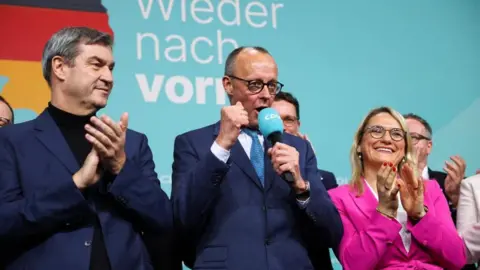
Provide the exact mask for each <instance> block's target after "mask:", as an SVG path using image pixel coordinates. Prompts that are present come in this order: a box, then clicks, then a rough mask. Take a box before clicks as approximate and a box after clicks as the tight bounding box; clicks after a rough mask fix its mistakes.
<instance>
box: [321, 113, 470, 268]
mask: <svg viewBox="0 0 480 270" xmlns="http://www.w3.org/2000/svg"><path fill="white" fill-rule="evenodd" d="M411 149H412V146H411V138H410V136H409V135H408V133H407V128H406V125H405V121H404V119H403V117H402V116H401V115H400V114H399V113H398V112H396V111H394V110H393V109H391V108H387V107H381V108H377V109H374V110H372V111H371V112H370V113H369V114H368V115H367V117H366V118H365V119H364V120H363V122H362V123H361V125H360V127H359V129H358V131H357V133H356V134H355V138H354V141H353V146H352V151H351V162H352V169H353V170H352V179H351V183H350V184H349V185H343V186H340V187H338V188H336V189H333V190H330V191H329V193H330V196H331V198H332V200H333V202H334V203H335V205H336V206H337V208H338V211H339V212H340V216H341V218H342V221H343V226H344V236H343V238H342V241H341V243H340V247H339V249H338V253H337V254H338V257H339V259H340V262H341V264H342V265H343V267H344V269H345V270H349V269H352V270H373V269H428V270H430V269H431V270H433V269H461V268H462V266H463V265H465V263H466V254H465V249H464V246H463V242H462V239H461V238H460V237H459V235H458V233H457V232H456V229H455V226H454V224H453V221H452V219H451V217H450V211H449V208H448V205H447V201H446V199H445V197H444V195H443V193H442V191H441V189H440V187H439V185H438V184H437V182H436V181H429V180H427V181H423V180H422V178H421V177H420V176H417V172H416V171H415V169H414V168H416V166H415V164H414V161H413V159H412V150H411Z"/></svg>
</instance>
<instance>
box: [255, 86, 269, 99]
mask: <svg viewBox="0 0 480 270" xmlns="http://www.w3.org/2000/svg"><path fill="white" fill-rule="evenodd" d="M258 95H259V97H260V98H264V99H269V98H272V95H271V94H270V91H269V90H268V86H267V85H264V86H263V88H262V90H261V91H260V92H259V93H258Z"/></svg>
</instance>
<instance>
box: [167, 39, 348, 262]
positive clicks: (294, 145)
mask: <svg viewBox="0 0 480 270" xmlns="http://www.w3.org/2000/svg"><path fill="white" fill-rule="evenodd" d="M277 78H278V70H277V65H276V63H275V60H274V59H273V57H272V56H271V55H270V53H269V52H268V51H267V50H265V49H264V48H261V47H240V48H237V49H235V50H234V51H233V52H231V53H230V55H229V56H228V58H227V61H226V66H225V76H224V77H223V86H224V89H225V91H226V93H227V95H228V97H229V99H230V103H231V105H230V106H227V107H224V108H222V109H221V113H220V114H221V116H220V121H219V122H217V123H216V124H213V125H210V126H207V127H203V128H200V129H197V130H193V131H190V132H187V133H185V134H182V135H179V136H178V137H177V138H176V139H175V145H174V162H173V176H172V180H173V190H172V201H173V206H174V218H175V221H176V225H177V226H178V227H177V229H178V231H179V232H180V233H181V235H182V237H183V238H184V239H183V240H184V243H188V244H185V245H184V246H183V248H182V251H183V254H182V255H183V260H184V261H185V263H186V265H187V266H190V267H193V268H195V269H197V268H198V269H229V270H245V269H249V270H264V269H265V270H266V269H272V270H273V269H274V270H282V269H285V270H291V269H312V264H311V261H310V259H309V257H308V250H307V248H306V246H307V244H306V243H307V242H308V241H311V242H313V243H319V244H322V246H323V245H324V244H325V243H332V245H335V243H338V242H340V240H341V237H342V234H343V227H342V223H341V220H340V216H339V214H338V212H337V210H336V208H335V206H334V205H333V204H332V202H331V201H330V198H329V196H328V194H327V192H326V190H325V188H324V187H323V185H322V184H321V182H320V179H319V174H318V173H317V163H316V158H315V155H314V153H313V150H312V148H311V146H310V144H309V143H308V142H307V141H305V140H303V139H301V138H298V137H295V136H292V135H288V134H283V135H282V136H269V135H270V134H263V135H262V134H261V133H260V131H259V119H258V117H259V114H260V115H262V112H261V111H262V110H263V109H265V110H267V109H266V108H268V107H270V105H271V104H272V102H273V99H274V97H275V95H276V94H277V93H279V92H280V91H281V89H282V87H283V84H282V83H280V82H279V81H278V79H277ZM267 116H268V117H266V118H265V119H261V120H262V121H266V125H267V126H266V128H263V129H262V127H260V129H262V130H263V131H265V130H267V131H269V130H270V131H272V128H271V127H269V126H268V125H269V124H270V123H269V121H272V120H273V121H274V120H275V119H274V118H275V114H273V115H267ZM276 117H277V120H278V121H279V123H280V128H279V131H280V132H281V131H282V130H283V127H282V125H281V120H280V119H278V115H276ZM273 129H275V128H273ZM264 135H265V136H264ZM277 135H278V134H277ZM272 138H273V139H272ZM269 139H270V140H269ZM279 140H281V141H282V142H279ZM277 141H278V142H277ZM327 260H328V258H327ZM328 265H330V264H328Z"/></svg>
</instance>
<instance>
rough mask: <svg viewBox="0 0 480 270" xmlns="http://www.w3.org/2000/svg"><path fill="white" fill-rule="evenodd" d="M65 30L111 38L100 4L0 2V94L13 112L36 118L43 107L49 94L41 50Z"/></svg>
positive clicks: (94, 0) (92, 0)
mask: <svg viewBox="0 0 480 270" xmlns="http://www.w3.org/2000/svg"><path fill="white" fill-rule="evenodd" d="M67 26H87V27H92V28H95V29H97V30H100V31H104V32H108V33H110V34H113V33H112V30H111V29H110V27H109V25H108V15H107V12H106V10H105V8H104V7H103V6H102V4H101V0H43V1H38V0H0V36H1V37H2V39H1V41H0V94H1V95H2V96H3V97H5V99H7V100H8V101H9V103H10V104H11V105H12V106H13V108H14V109H29V110H32V111H33V112H35V113H36V114H39V113H40V112H41V111H42V110H43V109H44V108H45V107H46V106H47V103H48V101H49V99H50V90H49V88H48V85H47V83H46V81H45V79H44V78H43V75H42V64H41V61H42V52H43V47H44V46H45V43H46V42H47V41H48V39H49V38H50V37H51V36H52V35H53V34H54V33H55V32H57V31H58V30H60V29H61V28H63V27H67ZM2 81H3V82H5V81H6V83H3V88H2Z"/></svg>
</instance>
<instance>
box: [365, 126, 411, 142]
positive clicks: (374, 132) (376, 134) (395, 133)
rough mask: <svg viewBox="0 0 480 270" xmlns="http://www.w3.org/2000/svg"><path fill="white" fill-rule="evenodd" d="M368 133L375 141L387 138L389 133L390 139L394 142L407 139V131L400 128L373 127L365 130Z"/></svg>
mask: <svg viewBox="0 0 480 270" xmlns="http://www.w3.org/2000/svg"><path fill="white" fill-rule="evenodd" d="M365 131H366V132H368V133H370V136H372V138H374V139H381V138H383V136H385V133H386V132H387V131H388V133H390V138H392V140H394V141H401V140H403V139H404V138H405V134H406V133H405V131H403V130H402V129H400V128H392V129H385V128H384V127H382V126H371V127H368V128H366V129H365Z"/></svg>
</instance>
